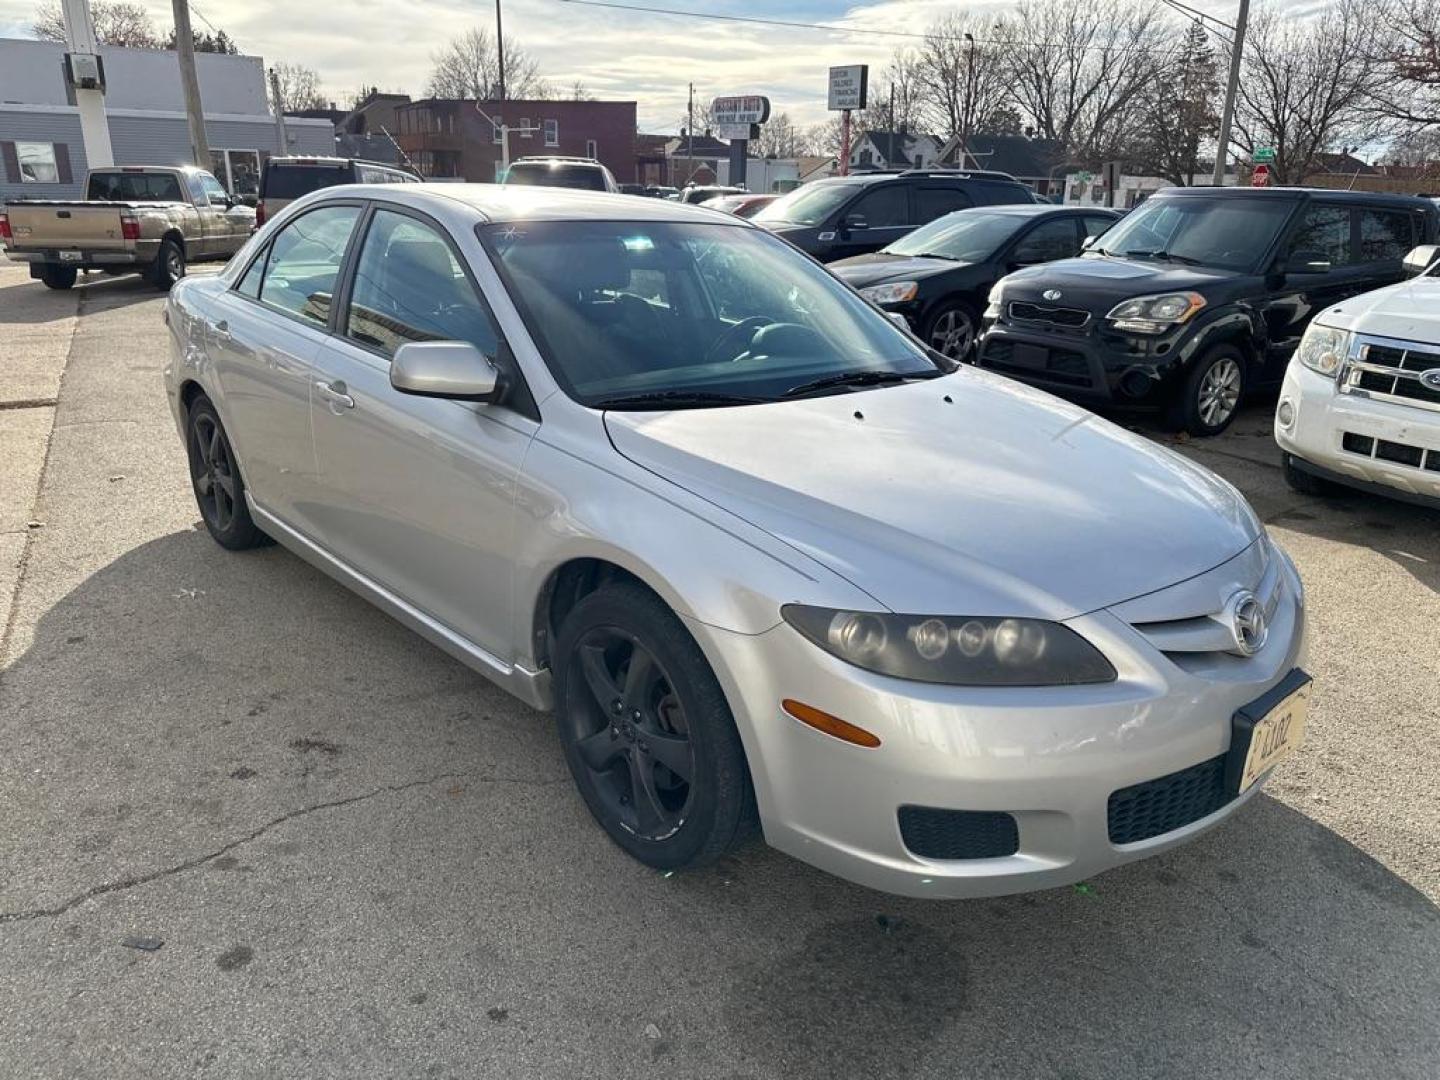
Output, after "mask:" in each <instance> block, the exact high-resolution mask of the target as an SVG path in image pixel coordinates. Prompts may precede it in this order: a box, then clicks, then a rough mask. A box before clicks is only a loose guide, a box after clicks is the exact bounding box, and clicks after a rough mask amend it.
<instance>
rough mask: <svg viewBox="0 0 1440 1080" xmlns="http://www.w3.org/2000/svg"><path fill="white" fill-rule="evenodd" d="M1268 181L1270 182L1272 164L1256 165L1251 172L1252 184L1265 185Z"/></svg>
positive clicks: (1252, 185) (1255, 185)
mask: <svg viewBox="0 0 1440 1080" xmlns="http://www.w3.org/2000/svg"><path fill="white" fill-rule="evenodd" d="M1268 183H1270V166H1269V165H1256V166H1255V169H1254V171H1253V172H1251V173H1250V186H1251V187H1264V186H1265V185H1267V184H1268Z"/></svg>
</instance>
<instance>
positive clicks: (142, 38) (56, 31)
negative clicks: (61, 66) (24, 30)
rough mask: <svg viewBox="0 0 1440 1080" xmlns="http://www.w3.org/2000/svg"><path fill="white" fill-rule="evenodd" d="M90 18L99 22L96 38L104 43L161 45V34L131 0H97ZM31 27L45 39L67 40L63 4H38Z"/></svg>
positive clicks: (143, 11) (142, 10) (96, 25)
mask: <svg viewBox="0 0 1440 1080" xmlns="http://www.w3.org/2000/svg"><path fill="white" fill-rule="evenodd" d="M90 19H91V21H92V22H93V23H94V25H95V39H96V41H97V42H98V43H99V44H101V45H120V46H124V47H126V48H131V49H158V48H160V35H159V33H157V32H156V30H155V24H154V23H153V22H151V21H150V15H149V13H148V12H147V11H146V10H145V8H144V7H142V6H141V5H140V4H133V3H128V2H127V0H115V2H110V0H94V3H92V4H91V5H90ZM30 29H31V30H32V31H33V32H34V34H35V36H36V37H38V38H40V39H41V40H43V41H60V42H63V41H65V40H66V37H65V16H64V15H62V14H61V12H60V5H59V4H57V3H48V2H47V3H44V4H41V5H40V6H39V7H37V8H36V9H35V21H34V22H33V23H32V24H31V26H30Z"/></svg>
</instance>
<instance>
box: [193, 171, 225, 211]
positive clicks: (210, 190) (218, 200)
mask: <svg viewBox="0 0 1440 1080" xmlns="http://www.w3.org/2000/svg"><path fill="white" fill-rule="evenodd" d="M199 179H200V190H201V191H203V192H205V197H206V198H207V199H209V200H210V202H211V204H212V205H214V206H224V205H225V200H226V199H227V198H229V196H228V195H227V194H226V192H225V187H224V185H223V184H221V183H220V181H219V180H216V179H215V177H213V176H211V175H210V174H209V173H200V174H199Z"/></svg>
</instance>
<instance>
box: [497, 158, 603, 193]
mask: <svg viewBox="0 0 1440 1080" xmlns="http://www.w3.org/2000/svg"><path fill="white" fill-rule="evenodd" d="M504 182H505V183H507V184H516V185H521V184H523V185H536V186H540V187H562V188H578V189H580V190H581V191H614V192H618V191H619V190H620V185H619V184H617V183H616V182H615V177H614V175H613V174H612V173H611V172H610V170H609V169H607V168H606V167H605V166H604V165H601V164H600V162H598V161H596V160H595V159H594V158H582V157H562V156H560V155H559V154H553V155H548V156H544V157H522V158H520V159H519V160H517V161H514V162H512V163H511V165H510V168H509V169H508V170H506V172H505V180H504Z"/></svg>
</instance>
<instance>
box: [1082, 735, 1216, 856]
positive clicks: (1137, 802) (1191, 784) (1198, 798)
mask: <svg viewBox="0 0 1440 1080" xmlns="http://www.w3.org/2000/svg"><path fill="white" fill-rule="evenodd" d="M1229 801H1230V799H1229V796H1228V795H1227V794H1226V793H1225V755H1224V754H1221V755H1220V756H1219V757H1214V758H1211V759H1210V760H1209V761H1202V762H1201V763H1200V764H1199V765H1191V766H1190V767H1189V768H1188V769H1181V770H1180V771H1179V772H1173V773H1170V774H1169V775H1168V776H1161V777H1157V778H1156V779H1154V780H1146V781H1144V782H1143V783H1139V784H1132V785H1131V786H1130V787H1127V788H1121V789H1120V790H1119V791H1115V792H1112V793H1111V795H1110V805H1109V825H1110V842H1111V843H1112V844H1133V843H1136V842H1137V841H1140V840H1149V839H1150V838H1151V837H1155V836H1162V835H1164V834H1165V833H1167V832H1174V831H1175V830H1176V829H1181V828H1184V827H1185V826H1186V825H1189V824H1190V823H1191V822H1193V821H1199V820H1200V819H1201V818H1203V817H1208V816H1209V815H1210V814H1213V813H1214V812H1215V811H1216V810H1219V809H1220V808H1221V807H1222V806H1224V805H1225V804H1226V803H1227V802H1229Z"/></svg>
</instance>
